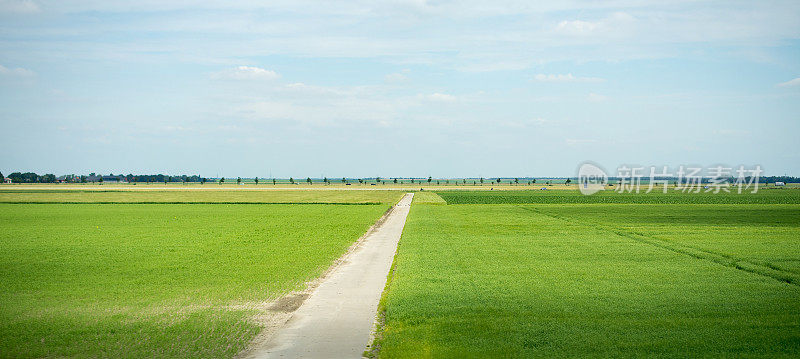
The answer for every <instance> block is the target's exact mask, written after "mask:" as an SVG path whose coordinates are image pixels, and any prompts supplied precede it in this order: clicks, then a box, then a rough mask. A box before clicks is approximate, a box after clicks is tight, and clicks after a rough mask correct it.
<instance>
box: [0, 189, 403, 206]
mask: <svg viewBox="0 0 800 359" xmlns="http://www.w3.org/2000/svg"><path fill="white" fill-rule="evenodd" d="M209 187H210V189H204V188H190V189H179V188H169V189H161V190H158V189H150V190H142V189H139V190H132V189H127V190H126V189H110V190H81V189H65V190H49V189H36V187H35V186H28V187H25V189H0V203H195V204H203V203H276V204H282V203H341V204H344V203H347V204H377V203H384V204H394V203H396V202H397V201H398V200H400V197H402V196H403V193H404V192H401V191H391V190H383V191H381V190H374V191H367V190H263V189H262V190H254V189H215V188H214V187H213V186H209Z"/></svg>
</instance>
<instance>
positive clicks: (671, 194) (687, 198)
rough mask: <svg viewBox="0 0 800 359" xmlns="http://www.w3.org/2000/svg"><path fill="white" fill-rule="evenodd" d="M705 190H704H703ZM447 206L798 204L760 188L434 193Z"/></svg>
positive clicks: (786, 194) (795, 197) (796, 198)
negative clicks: (588, 193) (751, 190)
mask: <svg viewBox="0 0 800 359" xmlns="http://www.w3.org/2000/svg"><path fill="white" fill-rule="evenodd" d="M703 191H705V190H703ZM436 193H437V194H438V195H439V196H441V197H442V198H443V199H444V200H445V201H446V202H447V203H448V204H524V203H530V204H535V203H541V204H545V203H549V204H558V203H576V204H580V203H651V204H669V203H674V204H681V203H683V204H724V203H742V204H755V203H762V204H800V191H798V190H793V189H785V190H784V189H762V190H760V191H759V192H757V193H749V191H748V192H746V193H741V194H739V193H735V190H734V192H733V193H725V192H721V193H710V192H701V193H684V192H681V191H676V190H674V189H670V190H669V191H668V192H667V193H662V192H660V191H658V190H654V191H653V192H651V193H644V192H642V193H617V192H614V191H609V190H606V191H601V192H598V193H595V194H593V195H591V196H584V195H583V194H581V193H580V192H578V191H577V190H576V189H574V188H573V189H569V190H559V191H552V190H547V191H541V190H527V191H513V190H508V191H436Z"/></svg>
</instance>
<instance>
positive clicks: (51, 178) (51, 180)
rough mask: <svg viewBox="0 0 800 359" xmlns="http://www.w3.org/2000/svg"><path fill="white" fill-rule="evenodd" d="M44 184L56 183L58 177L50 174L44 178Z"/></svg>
mask: <svg viewBox="0 0 800 359" xmlns="http://www.w3.org/2000/svg"><path fill="white" fill-rule="evenodd" d="M41 181H42V183H55V182H56V175H54V174H52V173H48V174H46V175H43V176H42V179H41Z"/></svg>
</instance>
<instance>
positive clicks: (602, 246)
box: [375, 190, 800, 358]
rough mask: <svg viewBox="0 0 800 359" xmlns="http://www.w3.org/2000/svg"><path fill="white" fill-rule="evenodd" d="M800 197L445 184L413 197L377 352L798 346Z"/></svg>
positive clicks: (773, 349)
mask: <svg viewBox="0 0 800 359" xmlns="http://www.w3.org/2000/svg"><path fill="white" fill-rule="evenodd" d="M542 192H545V191H542ZM797 192H800V191H795V190H784V191H780V190H775V191H764V192H763V193H758V194H756V195H752V196H742V197H738V196H734V195H730V196H728V195H722V196H721V199H714V198H713V196H715V195H712V194H708V195H707V196H706V195H702V194H700V195H696V194H668V195H643V194H642V195H639V196H641V197H644V198H645V199H643V200H639V199H632V198H631V197H629V196H628V195H620V194H615V193H605V194H602V195H600V196H597V199H596V200H597V201H598V202H600V203H595V204H576V203H574V202H576V201H577V200H576V199H575V198H576V196H572V195H571V194H569V193H559V194H558V195H554V194H551V193H541V192H533V193H531V191H520V193H513V192H503V193H496V192H477V193H476V192H456V191H445V192H437V193H438V194H439V195H440V196H441V197H442V198H443V199H444V200H446V201H447V203H448V205H441V204H439V205H437V204H434V203H430V204H426V203H416V204H415V205H414V206H412V209H411V213H410V215H409V218H408V221H407V223H406V227H405V230H404V234H403V238H402V240H401V242H400V246H399V249H398V253H397V255H396V257H395V262H394V270H393V274H392V276H391V278H390V282H389V284H388V285H387V289H386V292H385V293H384V297H383V299H382V302H381V309H382V313H383V316H384V318H383V319H384V322H383V325H382V326H381V327H380V333H379V339H378V341H377V342H376V346H377V347H378V350H376V351H375V352H376V353H377V355H378V356H379V357H382V358H413V357H541V358H550V357H641V356H659V357H730V356H736V357H797V355H798V353H800V205H798V199H797V198H798V197H797ZM578 196H580V195H579V194H578ZM648 196H650V197H648ZM680 196H686V197H690V196H701V197H702V199H694V198H683V197H680ZM593 197H594V196H592V197H587V198H593ZM559 201H560V202H559ZM588 201H592V200H591V199H590V200H588ZM615 202H617V203H615ZM453 203H491V204H453ZM552 203H555V204H552ZM660 203H663V204H660ZM698 203H700V204H698ZM703 203H704V204H703ZM765 203H766V204H765Z"/></svg>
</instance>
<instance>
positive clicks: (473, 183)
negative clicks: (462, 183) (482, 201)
mask: <svg viewBox="0 0 800 359" xmlns="http://www.w3.org/2000/svg"><path fill="white" fill-rule="evenodd" d="M481 183H483V182H481ZM476 184H477V183H475V181H472V185H473V186H474V185H476Z"/></svg>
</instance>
